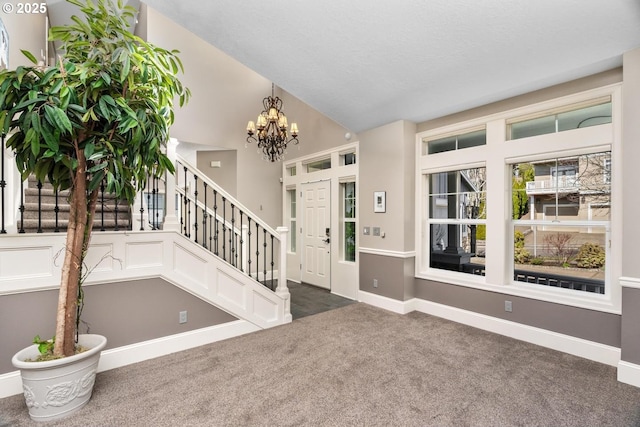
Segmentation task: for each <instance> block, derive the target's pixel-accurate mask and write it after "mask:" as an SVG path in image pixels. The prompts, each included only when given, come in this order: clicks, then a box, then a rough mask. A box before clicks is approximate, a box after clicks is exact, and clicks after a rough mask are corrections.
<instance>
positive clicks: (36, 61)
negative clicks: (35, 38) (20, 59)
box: [20, 49, 38, 64]
mask: <svg viewBox="0 0 640 427" xmlns="http://www.w3.org/2000/svg"><path fill="white" fill-rule="evenodd" d="M20 52H22V54H23V55H24V56H26V57H27V59H28V60H29V61H31V62H33V63H34V64H38V60H37V59H36V57H35V56H33V53H31V52H29V51H28V50H25V49H20Z"/></svg>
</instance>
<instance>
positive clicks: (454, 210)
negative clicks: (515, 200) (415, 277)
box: [428, 167, 487, 275]
mask: <svg viewBox="0 0 640 427" xmlns="http://www.w3.org/2000/svg"><path fill="white" fill-rule="evenodd" d="M486 175H487V174H486V168H484V167H479V168H469V169H462V170H455V171H448V172H438V173H432V174H429V175H428V179H429V201H428V206H429V218H428V222H429V266H430V267H431V268H437V269H442V270H451V271H458V272H462V273H468V274H477V275H484V257H485V253H484V250H483V249H482V248H483V247H484V245H483V243H484V237H485V218H486V213H485V207H486V192H485V191H486V190H485V186H486ZM479 240H480V242H479Z"/></svg>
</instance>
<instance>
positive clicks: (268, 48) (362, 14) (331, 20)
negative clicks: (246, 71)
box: [146, 0, 640, 132]
mask: <svg viewBox="0 0 640 427" xmlns="http://www.w3.org/2000/svg"><path fill="white" fill-rule="evenodd" d="M146 3H147V4H148V5H149V6H151V7H153V8H154V9H156V10H158V11H159V12H160V13H162V14H164V15H166V16H167V17H170V18H171V19H172V20H174V21H175V22H177V23H178V24H180V25H182V26H184V27H185V28H187V29H189V30H190V31H191V32H193V33H194V34H196V35H198V36H199V37H201V38H202V39H204V40H206V41H208V42H210V43H211V44H213V45H214V46H216V47H217V48H219V49H220V50H222V51H224V52H226V53H227V54H228V55H230V56H231V57H233V58H235V59H236V60H238V61H239V62H241V63H243V64H244V65H246V66H248V67H249V68H251V69H253V70H254V71H256V72H257V73H259V74H261V75H262V76H264V77H265V78H267V79H269V80H272V81H273V82H275V84H276V85H278V86H280V87H282V88H283V89H285V90H286V91H287V92H289V93H291V94H292V95H294V96H296V97H297V98H299V99H300V100H302V101H304V102H305V103H307V104H309V105H310V106H312V107H313V108H315V109H316V110H318V111H320V112H322V113H323V114H325V115H327V116H328V117H330V118H332V119H333V120H335V121H336V122H338V123H340V124H342V125H343V126H345V127H346V128H348V129H350V130H352V131H354V132H360V131H363V130H367V129H371V128H374V127H377V126H380V125H384V124H387V123H390V122H393V121H396V120H399V119H405V120H411V121H416V122H420V121H424V120H427V119H431V118H435V117H439V116H442V115H445V114H449V113H454V112H457V111H461V110H465V109H468V108H472V107H476V106H479V105H483V104H486V103H489V102H493V101H497V100H501V99H504V98H508V97H511V96H514V95H518V94H521V93H525V92H529V91H531V90H535V89H539V88H542V87H546V86H549V85H552V84H556V83H561V82H564V81H568V80H571V79H575V78H578V77H582V76H585V75H589V74H593V73H596V72H600V71H604V70H607V69H610V68H614V67H616V66H619V65H621V60H622V57H621V55H622V54H623V53H624V52H626V51H628V50H631V49H633V48H635V47H638V46H640V0H536V1H531V0H483V1H478V0H376V1H371V0H349V1H344V0H323V1H302V0H296V1H294V0H290V1H283V0H274V1H264V0H242V1H238V0H208V1H202V0H180V1H179V2H178V1H175V0H146Z"/></svg>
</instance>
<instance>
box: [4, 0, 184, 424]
mask: <svg viewBox="0 0 640 427" xmlns="http://www.w3.org/2000/svg"><path fill="white" fill-rule="evenodd" d="M67 1H68V2H69V3H71V4H73V5H75V6H77V7H78V8H79V10H80V11H81V12H82V13H81V14H79V15H80V16H74V17H73V18H72V21H73V23H72V24H69V25H65V26H59V27H53V28H51V29H50V31H49V40H50V41H55V42H57V43H59V57H58V59H57V61H56V63H55V65H51V66H49V67H44V66H40V65H38V64H37V61H36V58H35V57H34V55H33V54H31V53H29V52H26V51H23V53H24V54H25V56H26V57H27V58H29V60H30V61H31V62H33V64H34V65H33V66H27V67H23V66H20V67H18V68H17V69H15V70H4V71H2V72H0V130H1V131H2V132H3V133H4V134H6V135H9V138H8V141H7V147H8V148H10V149H12V150H13V151H14V154H15V159H16V164H17V167H18V169H19V171H20V173H21V174H22V178H23V179H26V178H27V177H28V176H29V175H31V174H34V175H35V176H36V178H37V179H38V180H40V181H41V182H45V179H46V180H48V181H49V182H50V183H51V184H52V185H53V187H54V188H56V189H58V190H65V189H68V190H69V194H70V195H69V204H70V214H69V222H68V229H67V234H66V245H65V248H64V251H65V256H64V261H63V265H62V272H61V279H60V291H59V298H58V310H57V318H56V329H55V337H54V339H52V340H45V341H39V344H40V345H37V344H36V345H32V346H31V347H29V348H28V349H25V350H23V351H22V352H19V353H18V354H16V356H15V357H14V358H13V361H14V365H16V367H19V368H20V370H21V373H22V375H23V385H24V381H25V371H26V370H27V369H34V368H35V369H36V370H39V369H40V368H39V366H48V365H50V364H56V363H65V362H66V361H67V360H69V361H75V360H76V359H83V357H84V356H83V355H84V354H85V353H86V354H89V355H95V353H97V355H98V356H99V353H100V350H101V349H102V347H104V345H105V344H106V340H104V338H103V339H102V340H100V339H96V338H95V336H88V339H86V341H85V342H84V343H83V338H82V335H81V336H80V337H81V338H80V344H83V345H85V346H86V347H88V348H89V351H86V352H85V353H82V354H76V345H77V340H78V334H77V331H78V324H79V319H78V317H79V314H78V298H79V296H80V295H81V294H80V286H81V278H82V275H83V271H82V267H83V260H84V258H85V255H86V253H87V250H88V249H89V242H90V239H91V231H92V226H93V217H94V213H95V211H96V203H97V200H98V193H99V191H100V187H101V184H103V185H104V186H105V191H107V192H110V193H113V194H114V195H115V196H116V197H119V198H121V199H124V200H127V201H129V202H130V203H133V201H134V198H135V196H136V192H137V191H139V190H141V189H142V188H144V187H145V185H146V181H147V179H148V177H150V176H151V177H159V176H161V175H163V174H164V173H165V172H170V173H172V172H173V170H174V168H173V165H172V164H171V162H170V160H169V159H168V158H167V157H166V155H165V154H164V152H163V150H164V148H165V146H166V141H167V140H168V138H169V127H170V125H171V124H172V123H173V120H174V115H173V105H174V102H176V101H177V102H179V104H180V105H183V104H184V103H185V102H186V101H187V100H188V98H189V95H190V93H189V90H188V89H187V88H185V87H183V85H182V83H181V82H180V80H179V79H178V78H177V77H176V74H177V73H178V72H181V71H183V70H182V63H181V61H180V59H179V58H178V57H177V55H176V54H177V53H178V52H177V51H168V50H165V49H162V48H159V47H157V46H154V45H152V44H150V43H147V42H145V41H144V40H142V39H141V38H139V37H137V36H135V35H133V34H132V33H131V32H130V31H129V22H132V21H133V19H134V16H135V9H133V8H131V7H129V6H123V4H122V1H121V0H118V3H117V4H116V3H115V2H114V0H97V3H94V2H92V1H91V0H67ZM38 347H40V349H41V350H43V351H46V350H50V351H51V353H52V354H53V356H54V357H55V358H58V359H59V360H53V361H46V362H28V363H27V362H24V360H23V359H24V358H25V357H34V354H36V355H37V353H38ZM96 349H97V350H96ZM34 352H35V353H34ZM81 363H85V364H88V365H89V367H88V368H86V367H85V368H86V369H85V368H82V369H84V370H83V371H82V372H83V373H82V375H81V377H80V378H79V379H72V380H62V379H60V378H57V379H56V380H55V381H56V385H54V386H51V385H49V386H46V387H42V386H27V385H24V390H25V397H26V400H27V405H28V406H29V412H30V415H31V417H32V418H33V419H37V420H47V419H52V418H58V417H61V416H64V415H67V414H68V413H69V412H68V411H69V410H70V409H68V408H67V407H64V405H63V404H67V403H69V404H70V407H71V408H74V407H76V408H79V407H81V406H82V405H84V403H86V401H88V399H89V397H90V395H91V390H90V389H89V390H88V391H87V388H90V387H88V386H92V385H93V379H94V377H95V368H96V366H97V360H96V361H94V362H81ZM25 365H26V366H25ZM29 375H30V374H28V375H27V376H29ZM49 376H51V375H49ZM74 395H78V396H74ZM72 397H80V398H81V401H80V403H78V402H72V401H71V400H72V399H71V398H72ZM82 400H84V401H82ZM67 401H69V402H67ZM46 410H54V414H53V415H49V414H47V413H46Z"/></svg>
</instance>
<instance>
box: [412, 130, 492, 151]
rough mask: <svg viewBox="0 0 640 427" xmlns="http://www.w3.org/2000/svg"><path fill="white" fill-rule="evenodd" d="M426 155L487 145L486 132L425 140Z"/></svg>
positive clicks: (478, 131) (480, 131)
mask: <svg viewBox="0 0 640 427" xmlns="http://www.w3.org/2000/svg"><path fill="white" fill-rule="evenodd" d="M424 143H425V144H426V146H427V150H426V151H427V153H428V154H436V153H443V152H445V151H453V150H462V149H464V148H469V147H477V146H479V145H485V144H486V143H487V131H486V130H485V129H481V130H477V131H473V132H467V133H462V134H459V135H453V136H447V137H444V138H438V139H433V140H425V141H424Z"/></svg>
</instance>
